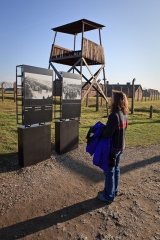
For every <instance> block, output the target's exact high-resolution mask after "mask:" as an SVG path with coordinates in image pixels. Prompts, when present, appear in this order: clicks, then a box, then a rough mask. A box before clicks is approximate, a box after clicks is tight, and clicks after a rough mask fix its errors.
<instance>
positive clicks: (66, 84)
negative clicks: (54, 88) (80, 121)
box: [61, 72, 82, 119]
mask: <svg viewBox="0 0 160 240" xmlns="http://www.w3.org/2000/svg"><path fill="white" fill-rule="evenodd" d="M61 75H62V118H63V119H70V118H76V117H80V114H81V89H82V77H81V75H79V74H73V73H68V72H62V73H61Z"/></svg>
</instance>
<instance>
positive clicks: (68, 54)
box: [49, 19, 108, 103]
mask: <svg viewBox="0 0 160 240" xmlns="http://www.w3.org/2000/svg"><path fill="white" fill-rule="evenodd" d="M103 27H105V26H103V25H101V24H98V23H95V22H92V21H89V20H87V19H81V20H79V21H76V22H72V23H69V24H66V25H63V26H60V27H56V28H52V30H53V31H55V36H54V41H53V44H52V47H51V53H50V58H49V68H50V67H52V68H53V70H54V72H55V74H56V75H57V77H58V78H59V79H61V75H60V74H59V72H58V71H57V70H56V68H55V66H54V65H53V63H58V64H64V65H68V66H70V68H69V70H68V72H71V71H73V72H74V70H75V71H76V72H77V73H79V74H81V75H82V77H83V78H84V79H85V80H86V83H85V84H84V85H83V87H82V89H83V88H84V87H85V86H86V85H87V84H89V88H88V90H87V92H86V93H85V95H84V96H83V99H82V101H83V100H84V99H85V97H86V95H87V94H88V92H89V91H90V89H91V87H93V88H94V89H95V90H96V91H97V92H98V93H99V94H100V95H101V96H102V97H103V98H104V99H105V100H106V102H107V103H108V100H107V97H106V95H105V94H104V92H103V91H102V89H101V87H100V85H99V83H98V81H97V79H98V76H99V74H100V73H101V71H103V80H104V82H105V70H104V67H105V57H104V49H103V47H102V41H101V32H100V30H101V29H102V28H103ZM96 29H98V31H99V41H100V44H99V45H98V44H96V43H94V42H92V41H90V40H88V39H86V38H84V32H87V31H91V30H96ZM57 32H61V33H66V34H72V35H73V36H74V47H73V50H71V49H66V48H64V47H61V46H57V45H56V44H55V41H56V36H57ZM78 33H81V34H82V40H81V49H80V50H76V36H77V34H78ZM91 65H92V66H93V65H101V66H100V68H99V69H98V71H97V72H95V73H92V71H91V69H90V67H89V66H91ZM83 66H86V67H87V69H88V71H89V73H90V74H91V78H90V79H88V78H87V77H86V76H84V74H83V71H82V69H83ZM77 67H80V69H78V68H77ZM95 85H97V86H95Z"/></svg>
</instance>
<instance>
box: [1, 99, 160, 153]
mask: <svg viewBox="0 0 160 240" xmlns="http://www.w3.org/2000/svg"><path fill="white" fill-rule="evenodd" d="M99 102H101V101H99ZM85 105H86V103H85V101H84V102H83V104H82V109H81V118H80V125H79V143H80V144H81V143H85V142H86V134H87V132H88V129H89V127H90V126H92V125H94V124H95V123H96V122H97V121H101V122H102V123H106V121H107V110H106V104H105V101H102V105H101V104H100V105H101V106H99V111H98V112H97V111H96V108H95V98H90V99H89V104H88V107H86V106H85ZM151 105H152V106H153V116H152V118H150V106H151ZM129 106H131V100H130V99H129ZM134 106H135V111H134V114H130V113H129V115H128V118H129V126H128V129H127V132H126V147H135V146H147V145H152V144H156V143H160V100H155V101H143V102H141V101H135V104H134ZM54 125H55V123H54V119H53V121H52V123H51V136H52V139H51V141H52V142H54V141H55V133H54ZM17 128H18V125H17V123H16V103H15V102H14V101H13V98H7V99H5V100H4V101H3V102H2V99H1V98H0V154H7V153H15V152H17V151H18V144H17V143H18V136H17Z"/></svg>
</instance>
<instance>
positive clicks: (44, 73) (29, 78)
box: [22, 65, 53, 125]
mask: <svg viewBox="0 0 160 240" xmlns="http://www.w3.org/2000/svg"><path fill="white" fill-rule="evenodd" d="M22 76H23V81H22V85H23V103H22V105H23V124H24V125H31V124H36V123H45V122H50V121H52V95H53V71H52V70H50V69H44V68H38V67H32V66H27V65H23V72H22Z"/></svg>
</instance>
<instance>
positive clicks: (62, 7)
mask: <svg viewBox="0 0 160 240" xmlns="http://www.w3.org/2000/svg"><path fill="white" fill-rule="evenodd" d="M159 10H160V0H99V1H93V0H81V1H77V0H59V1H56V0H32V1H31V0H27V1H26V0H14V1H13V0H0V82H14V81H16V66H17V65H21V64H22V65H23V64H25V65H30V66H36V67H42V68H48V62H49V55H50V50H51V45H52V43H53V39H54V34H55V32H54V31H52V30H51V28H55V27H59V26H61V25H64V24H68V23H71V22H74V21H77V20H80V19H83V18H85V19H88V20H90V21H93V22H96V23H99V24H102V25H104V26H105V27H104V28H102V31H101V37H102V45H103V47H104V52H105V60H106V64H105V77H106V79H107V80H108V81H109V84H117V83H119V84H126V83H127V82H131V83H132V80H133V79H134V78H135V79H136V81H135V84H140V85H141V86H142V88H143V89H148V88H152V89H156V90H159V91H160V14H159ZM84 37H86V38H88V39H89V40H91V41H93V42H96V43H97V44H99V33H98V30H93V31H89V32H86V33H85V34H84ZM80 39H81V34H78V37H77V45H76V50H79V49H80V47H79V46H80ZM73 43H74V38H73V36H70V35H68V34H62V33H57V37H56V44H57V45H60V46H62V47H66V48H69V49H73ZM96 67H97V66H96ZM96 67H93V70H92V71H93V73H94V72H96V71H97V68H96ZM98 68H99V67H98ZM56 69H57V70H58V71H67V70H68V69H69V67H67V66H64V65H60V64H57V65H56ZM83 71H84V72H83V73H84V74H85V76H86V77H88V78H90V77H91V75H90V73H89V72H88V70H87V69H85V70H83ZM99 77H100V79H102V78H103V76H101V75H100V76H99Z"/></svg>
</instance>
